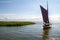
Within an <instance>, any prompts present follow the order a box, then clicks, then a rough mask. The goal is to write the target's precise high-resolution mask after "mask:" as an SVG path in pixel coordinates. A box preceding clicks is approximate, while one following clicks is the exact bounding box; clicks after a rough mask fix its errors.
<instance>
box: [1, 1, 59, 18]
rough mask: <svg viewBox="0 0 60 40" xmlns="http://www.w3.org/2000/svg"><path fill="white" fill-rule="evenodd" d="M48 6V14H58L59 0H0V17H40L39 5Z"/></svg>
mask: <svg viewBox="0 0 60 40" xmlns="http://www.w3.org/2000/svg"><path fill="white" fill-rule="evenodd" d="M47 1H48V8H49V16H53V17H55V16H59V15H60V0H0V18H10V19H11V18H12V19H14V18H18V19H19V18H30V19H31V18H40V17H41V10H40V7H39V6H40V5H42V6H43V7H44V8H46V7H47V6H46V5H47Z"/></svg>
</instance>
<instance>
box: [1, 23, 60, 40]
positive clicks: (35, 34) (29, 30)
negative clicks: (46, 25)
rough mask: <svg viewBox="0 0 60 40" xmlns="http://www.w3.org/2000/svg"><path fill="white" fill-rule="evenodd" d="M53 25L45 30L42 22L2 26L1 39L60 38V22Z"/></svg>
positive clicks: (55, 39)
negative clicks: (20, 25)
mask: <svg viewBox="0 0 60 40" xmlns="http://www.w3.org/2000/svg"><path fill="white" fill-rule="evenodd" d="M51 27H52V28H51V29H47V30H43V27H42V24H41V23H37V24H34V25H28V26H22V27H19V26H18V27H0V40H60V24H59V23H53V24H52V26H51Z"/></svg>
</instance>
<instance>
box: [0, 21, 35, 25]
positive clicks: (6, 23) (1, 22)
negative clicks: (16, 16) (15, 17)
mask: <svg viewBox="0 0 60 40" xmlns="http://www.w3.org/2000/svg"><path fill="white" fill-rule="evenodd" d="M31 24H35V23H34V22H27V21H26V22H15V21H11V22H5V21H0V26H25V25H31Z"/></svg>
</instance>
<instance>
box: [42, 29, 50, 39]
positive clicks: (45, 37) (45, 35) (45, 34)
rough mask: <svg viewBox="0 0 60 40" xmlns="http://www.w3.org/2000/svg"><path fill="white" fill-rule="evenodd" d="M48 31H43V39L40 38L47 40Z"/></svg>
mask: <svg viewBox="0 0 60 40" xmlns="http://www.w3.org/2000/svg"><path fill="white" fill-rule="evenodd" d="M49 30H50V29H45V30H43V37H42V39H43V40H49Z"/></svg>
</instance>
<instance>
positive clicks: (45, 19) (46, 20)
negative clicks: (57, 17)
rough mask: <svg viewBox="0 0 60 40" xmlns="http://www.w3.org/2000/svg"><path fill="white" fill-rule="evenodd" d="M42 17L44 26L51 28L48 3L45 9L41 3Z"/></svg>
mask: <svg viewBox="0 0 60 40" xmlns="http://www.w3.org/2000/svg"><path fill="white" fill-rule="evenodd" d="M40 8H41V13H42V18H43V24H44V25H43V27H44V28H50V26H49V25H50V23H49V18H48V4H47V9H45V8H44V7H43V6H41V5H40Z"/></svg>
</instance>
